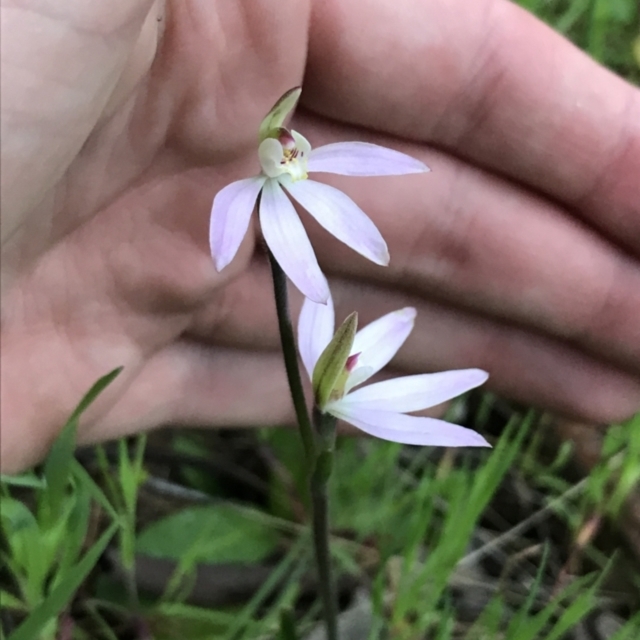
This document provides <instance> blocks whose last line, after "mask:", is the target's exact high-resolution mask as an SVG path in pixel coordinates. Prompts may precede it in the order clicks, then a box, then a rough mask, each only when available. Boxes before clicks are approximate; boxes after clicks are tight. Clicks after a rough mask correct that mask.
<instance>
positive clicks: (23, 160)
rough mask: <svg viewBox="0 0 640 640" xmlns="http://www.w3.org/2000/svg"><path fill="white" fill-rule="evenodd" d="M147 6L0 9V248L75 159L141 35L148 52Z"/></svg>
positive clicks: (152, 23) (134, 2) (152, 20)
mask: <svg viewBox="0 0 640 640" xmlns="http://www.w3.org/2000/svg"><path fill="white" fill-rule="evenodd" d="M153 4H154V3H153V0H131V1H122V0H121V1H119V2H80V1H76V2H67V3H62V4H61V3H59V2H55V1H54V2H51V1H45V2H40V3H38V6H37V8H34V7H33V6H21V4H20V3H11V6H5V5H3V8H2V23H3V33H2V36H3V49H2V60H3V65H2V67H3V69H2V94H3V96H4V98H3V100H2V126H3V133H5V132H6V135H3V144H2V164H3V172H2V193H3V198H2V242H3V243H4V242H5V240H6V239H7V238H8V237H9V236H11V235H12V234H13V233H15V231H16V229H17V228H18V227H19V226H20V224H21V222H22V217H23V215H24V214H25V212H27V211H28V210H29V209H31V208H32V207H33V206H34V205H35V204H37V203H38V202H40V200H41V199H42V197H43V195H44V194H45V193H46V192H47V191H48V190H49V189H50V188H51V187H52V186H53V185H54V184H55V183H56V182H57V181H58V180H59V179H60V178H61V176H62V175H63V174H64V172H65V171H66V169H67V167H68V166H69V164H70V163H71V161H72V160H73V158H74V156H75V155H76V154H77V153H78V152H79V150H80V148H81V147H82V145H83V144H84V142H85V141H86V139H87V137H88V136H89V134H90V133H91V131H92V129H93V127H94V126H95V124H96V123H97V122H98V120H99V118H100V116H101V114H102V112H103V110H104V109H105V107H106V106H107V103H108V101H109V100H110V97H111V94H112V92H113V91H114V90H115V89H116V87H117V85H118V81H119V78H120V76H121V74H122V72H123V71H124V70H125V68H126V67H127V61H128V58H129V55H130V54H131V53H132V51H133V50H134V49H135V47H136V42H137V41H138V39H139V37H140V35H141V33H143V32H144V41H145V43H146V44H147V46H148V48H149V49H150V50H151V52H153V50H154V47H155V42H154V39H153V31H154V30H157V23H156V13H155V12H153V11H152V6H153ZM151 57H152V54H151V55H148V56H146V59H147V60H150V58H151ZM125 84H126V83H125Z"/></svg>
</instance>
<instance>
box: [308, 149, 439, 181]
mask: <svg viewBox="0 0 640 640" xmlns="http://www.w3.org/2000/svg"><path fill="white" fill-rule="evenodd" d="M308 168H309V171H323V172H325V173H339V174H341V175H345V176H400V175H404V174H407V173H424V172H425V171H429V167H427V165H426V164H424V163H423V162H420V161H419V160H416V159H415V158H412V157H411V156H408V155H407V154H405V153H400V151H395V150H394V149H387V147H381V146H379V145H377V144H370V143H368V142H334V143H333V144H327V145H325V146H324V147H318V148H317V149H313V150H312V151H311V154H310V156H309V165H308Z"/></svg>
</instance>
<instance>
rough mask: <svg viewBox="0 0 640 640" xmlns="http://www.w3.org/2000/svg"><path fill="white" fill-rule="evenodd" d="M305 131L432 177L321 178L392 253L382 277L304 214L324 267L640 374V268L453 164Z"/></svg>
mask: <svg viewBox="0 0 640 640" xmlns="http://www.w3.org/2000/svg"><path fill="white" fill-rule="evenodd" d="M296 125H297V126H298V125H299V126H300V128H301V129H302V130H303V131H305V132H306V133H308V135H309V137H310V139H311V141H312V143H318V144H323V143H325V142H327V141H333V140H334V139H336V138H337V137H341V138H344V137H354V136H359V137H360V139H362V138H363V136H364V138H365V139H371V140H372V141H376V142H380V143H382V144H386V145H389V144H393V145H394V146H396V147H398V148H399V149H401V150H403V151H405V152H407V153H410V154H411V155H413V156H415V157H417V158H418V159H420V160H423V161H424V162H426V163H427V164H428V165H429V166H430V167H431V168H432V170H433V171H432V172H431V173H429V174H428V175H420V176H404V177H399V178H393V177H384V178H377V179H369V178H358V179H349V178H344V177H340V176H328V175H325V176H322V180H323V181H325V180H326V181H327V182H330V183H331V184H332V185H334V186H336V187H338V188H339V189H341V190H344V191H345V192H347V193H348V194H349V195H350V196H351V197H352V198H353V199H354V200H355V201H356V202H357V203H358V205H360V206H361V207H362V208H363V209H364V211H366V212H367V214H368V215H370V216H371V218H372V219H373V221H374V222H375V223H376V225H377V226H378V228H379V229H380V231H381V232H382V235H383V237H384V238H385V239H386V241H387V244H388V245H389V251H390V254H391V262H390V265H389V267H387V268H378V267H375V266H372V265H371V264H370V263H368V262H367V261H365V260H362V258H360V257H359V256H357V255H356V254H355V253H354V252H353V251H351V250H350V249H349V248H348V247H346V246H344V245H342V244H341V243H338V242H336V241H334V240H333V239H331V238H329V237H328V236H327V234H326V233H324V232H323V231H322V230H320V229H319V228H318V227H317V225H315V224H313V223H312V222H310V221H309V216H307V215H306V214H305V213H302V218H303V220H305V222H306V223H307V228H308V230H309V233H310V235H311V237H312V240H313V241H314V244H315V246H320V245H322V250H321V251H318V256H319V258H320V261H321V264H322V266H323V267H324V268H325V269H326V270H327V271H329V272H330V273H334V274H337V275H341V276H349V277H354V276H356V277H358V278H362V279H367V280H369V281H372V282H382V283H385V285H387V286H391V285H393V286H395V287H400V288H403V289H405V290H410V291H413V292H415V293H416V294H418V295H422V296H426V297H434V296H435V297H437V298H439V299H442V300H446V301H449V302H452V303H454V304H455V305H458V306H462V307H466V308H469V309H473V310H475V311H476V312H478V313H482V314H490V315H493V316H495V317H496V318H498V319H503V320H507V321H510V322H515V323H518V324H520V325H522V326H525V327H530V328H532V329H535V330H536V331H541V332H544V333H548V334H550V335H552V336H555V337H557V338H560V339H561V340H563V341H567V342H569V343H573V344H575V345H576V346H577V348H578V349H588V350H590V351H592V352H594V353H597V354H599V355H600V356H602V357H604V358H611V359H613V360H615V361H617V362H618V363H621V364H624V365H625V366H627V367H629V368H630V369H633V370H635V371H636V372H640V323H639V322H638V318H640V264H639V263H638V262H636V261H633V260H631V259H630V258H628V257H626V256H625V255H624V254H622V253H620V252H619V251H617V250H616V249H615V247H613V246H612V245H610V244H609V243H608V242H606V241H604V240H603V239H602V238H600V237H599V236H598V235H597V234H596V233H595V232H593V231H592V230H590V229H588V228H587V227H585V226H584V225H582V224H580V223H579V222H577V221H575V220H574V219H572V218H571V217H570V216H569V215H568V214H567V212H566V210H564V209H562V208H561V207H560V206H558V205H555V204H552V203H550V202H548V201H547V200H544V199H542V198H540V197H538V196H535V195H533V194H531V193H530V192H528V191H527V190H526V189H524V188H522V187H520V186H517V185H515V184H514V183H512V182H507V181H505V180H503V179H501V178H497V177H495V176H491V175H488V174H487V173H485V172H484V171H482V170H478V169H476V168H474V167H472V166H470V165H468V164H466V163H465V162H463V161H460V160H457V159H455V158H452V157H451V156H448V155H446V154H442V153H438V152H435V151H427V150H426V149H425V148H424V147H421V146H418V145H410V144H402V145H400V146H398V144H399V143H398V142H394V141H393V140H392V139H389V138H386V139H385V137H383V136H380V137H377V138H369V137H368V136H366V135H364V134H363V133H362V132H357V131H354V130H349V129H347V128H344V127H340V126H332V127H330V126H328V125H327V124H325V123H323V122H322V121H321V120H318V119H314V118H306V119H303V118H299V120H298V122H297V123H296Z"/></svg>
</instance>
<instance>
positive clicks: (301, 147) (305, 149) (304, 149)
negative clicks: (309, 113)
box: [291, 129, 311, 161]
mask: <svg viewBox="0 0 640 640" xmlns="http://www.w3.org/2000/svg"><path fill="white" fill-rule="evenodd" d="M291 135H292V136H293V139H294V140H295V142H296V149H298V151H300V153H301V154H302V155H303V156H305V161H306V160H309V154H310V153H311V143H310V142H309V141H308V140H307V139H306V138H305V137H304V136H303V135H302V134H301V133H298V132H297V131H293V129H292V130H291Z"/></svg>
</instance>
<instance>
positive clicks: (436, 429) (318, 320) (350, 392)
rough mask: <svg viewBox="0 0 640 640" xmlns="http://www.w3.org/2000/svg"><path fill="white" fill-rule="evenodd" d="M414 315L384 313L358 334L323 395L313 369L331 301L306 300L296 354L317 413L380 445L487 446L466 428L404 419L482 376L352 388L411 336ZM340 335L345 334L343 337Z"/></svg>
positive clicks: (325, 336)
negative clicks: (379, 441)
mask: <svg viewBox="0 0 640 640" xmlns="http://www.w3.org/2000/svg"><path fill="white" fill-rule="evenodd" d="M415 316H416V311H415V309H413V308H411V307H407V308H405V309H400V310H399V311H394V312H392V313H389V314H387V315H385V316H383V317H382V318H380V319H378V320H376V321H374V322H372V323H371V324H369V325H367V326H366V327H364V329H361V330H360V331H358V332H357V333H356V334H355V338H353V339H352V341H351V343H350V348H349V345H347V351H343V358H342V363H344V375H342V376H337V377H336V376H334V377H333V379H332V383H331V384H332V385H333V388H331V389H329V390H327V389H326V388H325V389H324V390H322V389H319V388H318V387H322V384H323V383H322V380H318V378H319V376H318V371H317V370H316V365H318V363H319V361H322V360H324V359H325V353H326V352H325V349H327V346H328V345H329V343H330V342H332V338H333V336H334V309H333V303H332V301H331V298H329V299H328V301H327V304H326V305H324V304H317V303H315V302H313V301H312V300H309V299H305V301H304V305H303V307H302V312H301V314H300V319H299V322H298V349H299V351H300V356H301V357H302V362H303V364H304V366H305V368H306V370H307V373H308V374H309V377H310V378H311V379H312V380H313V382H314V392H315V396H316V404H319V405H320V406H319V407H318V408H319V409H320V410H321V411H322V412H323V413H329V414H331V415H333V416H335V417H336V418H339V419H341V420H344V421H345V422H348V423H350V424H352V425H354V426H355V427H357V428H358V429H361V430H362V431H365V432H366V433H368V434H370V435H372V436H375V437H377V438H382V439H383V440H391V441H393V442H401V443H404V444H415V445H430V446H437V447H462V446H467V447H483V446H484V447H486V446H490V445H489V444H488V442H487V441H486V440H485V439H484V438H483V437H482V436H481V435H479V434H478V433H476V432H475V431H472V430H471V429H466V428H464V427H460V426H458V425H454V424H450V423H448V422H445V421H444V420H437V419H435V418H426V417H420V416H412V415H407V413H410V412H413V411H422V410H423V409H428V408H429V407H433V406H435V405H438V404H440V403H442V402H446V401H447V400H451V399H452V398H455V397H456V396H459V395H460V394H462V393H465V392H466V391H469V390H470V389H473V388H474V387H477V386H479V385H481V384H482V383H483V382H485V381H486V379H487V378H488V374H487V373H486V372H485V371H481V370H480V369H463V370H458V371H444V372H442V373H427V374H423V375H412V376H404V377H401V378H394V379H392V380H384V381H382V382H376V383H373V384H370V385H368V386H364V387H361V388H358V389H355V387H357V386H358V385H360V384H362V383H363V382H365V381H366V380H368V379H369V378H370V377H371V376H373V375H374V374H375V373H377V372H378V371H380V370H381V369H382V367H384V366H385V365H386V364H387V363H388V362H389V361H390V360H391V358H393V356H394V355H395V354H396V352H397V351H398V349H400V347H401V346H402V344H403V343H404V341H405V340H406V339H407V337H408V336H409V334H410V333H411V331H412V329H413V325H414V321H415ZM352 318H353V315H352V316H349V318H348V319H347V320H346V321H345V324H344V325H343V327H345V325H346V324H347V323H349V322H350V321H351V319H352ZM356 322H357V320H356ZM343 327H341V329H339V330H338V333H340V331H341V330H342V328H343ZM338 333H336V337H338ZM342 333H343V334H345V335H346V333H348V332H344V331H343V332H342ZM332 343H333V342H332ZM328 351H329V349H327V352H328ZM334 352H335V350H334ZM347 354H348V355H347ZM320 366H322V365H320ZM314 370H315V371H314ZM321 377H322V376H320V378H321ZM334 381H335V384H334Z"/></svg>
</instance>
